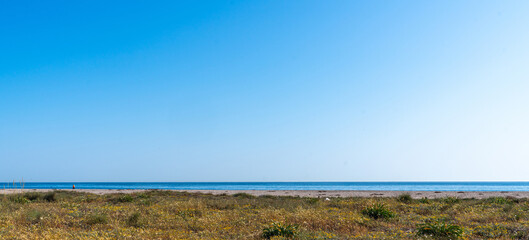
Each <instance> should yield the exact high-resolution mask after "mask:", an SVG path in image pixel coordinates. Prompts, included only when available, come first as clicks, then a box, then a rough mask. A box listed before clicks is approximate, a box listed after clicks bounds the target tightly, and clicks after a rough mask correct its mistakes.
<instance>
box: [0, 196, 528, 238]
mask: <svg viewBox="0 0 529 240" xmlns="http://www.w3.org/2000/svg"><path fill="white" fill-rule="evenodd" d="M0 237H1V239H381V238H384V239H457V238H461V239H490V238H497V239H529V201H528V200H526V199H511V198H489V199H483V200H475V199H457V198H444V199H412V198H411V197H409V196H407V195H403V196H399V197H398V198H331V199H328V200H327V199H319V198H301V197H274V196H260V197H254V196H251V195H248V194H236V195H208V194H191V193H184V192H174V191H147V192H138V193H134V194H129V195H126V194H106V195H94V194H89V193H79V192H66V191H57V192H49V193H20V194H7V195H1V196H0Z"/></svg>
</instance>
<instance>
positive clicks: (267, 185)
mask: <svg viewBox="0 0 529 240" xmlns="http://www.w3.org/2000/svg"><path fill="white" fill-rule="evenodd" d="M74 184H75V187H76V188H77V189H176V190H372V191H529V182H26V183H24V186H23V188H25V189H71V188H72V185H74ZM2 185H3V187H4V188H6V189H8V188H22V186H21V184H20V183H16V182H15V186H14V187H13V183H12V182H11V183H0V188H1V187H2Z"/></svg>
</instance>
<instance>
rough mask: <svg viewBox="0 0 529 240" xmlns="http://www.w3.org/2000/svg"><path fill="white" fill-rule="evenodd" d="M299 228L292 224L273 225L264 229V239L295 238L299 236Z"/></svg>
mask: <svg viewBox="0 0 529 240" xmlns="http://www.w3.org/2000/svg"><path fill="white" fill-rule="evenodd" d="M297 229H298V226H296V225H291V224H287V225H284V224H281V223H272V224H271V225H270V226H268V227H266V228H264V229H263V234H262V236H263V238H265V239H270V238H272V237H276V236H277V237H284V238H294V237H295V236H296V234H297Z"/></svg>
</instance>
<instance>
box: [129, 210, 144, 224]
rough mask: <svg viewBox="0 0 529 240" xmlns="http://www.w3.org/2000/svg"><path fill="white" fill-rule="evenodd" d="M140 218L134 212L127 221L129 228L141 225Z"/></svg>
mask: <svg viewBox="0 0 529 240" xmlns="http://www.w3.org/2000/svg"><path fill="white" fill-rule="evenodd" d="M140 216H141V215H140V213H138V212H135V213H133V214H132V215H130V216H129V218H128V219H127V225H129V226H131V227H139V226H140V225H141V224H140Z"/></svg>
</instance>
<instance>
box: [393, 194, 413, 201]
mask: <svg viewBox="0 0 529 240" xmlns="http://www.w3.org/2000/svg"><path fill="white" fill-rule="evenodd" d="M397 200H398V201H399V202H402V203H411V201H412V200H413V198H411V195H410V194H408V193H405V194H401V195H399V196H398V197H397Z"/></svg>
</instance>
